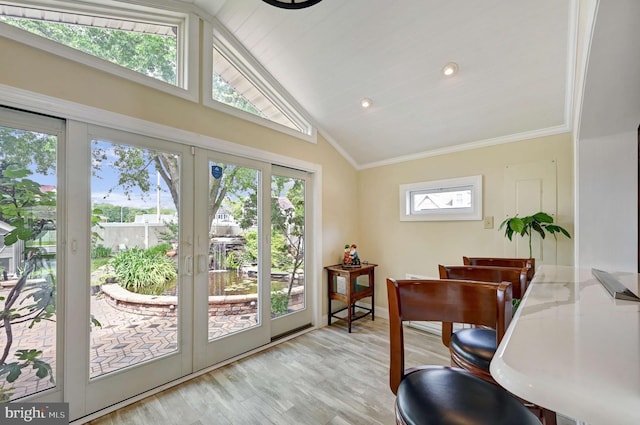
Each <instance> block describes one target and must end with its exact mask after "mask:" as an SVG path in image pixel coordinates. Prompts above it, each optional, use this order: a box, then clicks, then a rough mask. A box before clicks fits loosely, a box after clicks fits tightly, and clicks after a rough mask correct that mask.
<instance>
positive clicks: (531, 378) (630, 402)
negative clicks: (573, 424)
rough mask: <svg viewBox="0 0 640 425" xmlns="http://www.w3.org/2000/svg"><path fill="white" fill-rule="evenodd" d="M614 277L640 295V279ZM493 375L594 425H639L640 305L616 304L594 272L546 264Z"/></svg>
mask: <svg viewBox="0 0 640 425" xmlns="http://www.w3.org/2000/svg"><path fill="white" fill-rule="evenodd" d="M607 271H609V270H607ZM609 272H610V273H611V274H613V275H614V276H615V277H616V278H617V279H618V280H619V281H620V282H622V283H623V284H624V285H625V286H627V287H628V288H629V289H630V290H631V291H632V292H634V293H635V294H639V292H638V278H639V276H640V275H638V274H635V273H614V272H612V271H609ZM491 374H492V375H493V377H494V379H495V380H496V381H497V382H498V383H500V385H502V386H503V387H505V388H506V389H508V390H509V391H511V392H512V393H513V394H516V395H518V396H520V397H522V398H524V399H526V400H528V401H530V402H532V403H536V404H538V405H540V406H543V407H546V408H548V409H550V410H554V411H556V412H557V413H561V414H563V415H566V416H570V417H573V418H575V419H577V420H580V421H585V422H587V423H588V424H589V425H617V424H633V425H638V424H640V303H638V302H633V301H621V300H614V299H613V298H612V297H611V296H610V295H609V293H608V292H607V291H606V290H605V289H604V287H603V286H602V285H601V284H600V282H599V281H597V280H596V279H595V278H594V277H593V276H592V274H591V269H578V268H574V267H566V266H547V265H543V266H541V267H540V268H539V269H538V270H537V271H536V275H535V277H534V279H533V281H532V282H531V285H530V286H529V288H528V289H527V292H526V294H525V296H524V297H523V299H522V302H521V304H520V307H519V308H518V310H517V312H516V314H515V316H514V318H513V321H512V323H511V325H510V326H509V328H508V330H507V333H506V334H505V337H504V338H503V340H502V342H501V343H500V345H499V347H498V351H497V352H496V355H495V356H494V358H493V361H492V362H491Z"/></svg>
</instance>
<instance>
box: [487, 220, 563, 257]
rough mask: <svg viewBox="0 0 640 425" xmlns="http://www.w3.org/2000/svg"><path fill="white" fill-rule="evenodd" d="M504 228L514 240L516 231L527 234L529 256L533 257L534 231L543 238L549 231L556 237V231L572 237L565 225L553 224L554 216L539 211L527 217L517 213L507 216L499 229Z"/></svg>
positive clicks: (507, 235) (523, 235)
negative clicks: (519, 215) (513, 215)
mask: <svg viewBox="0 0 640 425" xmlns="http://www.w3.org/2000/svg"><path fill="white" fill-rule="evenodd" d="M502 228H504V229H505V230H504V235H505V236H506V237H508V238H509V240H512V238H513V234H514V233H517V234H519V235H520V236H522V237H523V238H524V237H525V236H528V237H529V258H531V257H532V249H531V235H532V234H533V232H534V231H535V232H537V233H538V234H539V235H540V237H541V238H542V239H544V238H545V236H546V233H547V232H549V233H551V234H552V235H553V236H554V237H556V238H557V236H556V233H562V234H563V235H565V236H566V237H568V238H569V239H571V235H570V234H569V232H568V231H567V230H566V229H564V228H563V227H561V226H558V225H557V224H553V217H551V216H550V215H549V214H547V213H544V212H538V213H536V214H534V215H529V216H526V217H518V216H517V215H516V216H515V217H510V218H507V219H506V220H505V221H503V222H502V223H501V224H500V227H499V228H498V230H502Z"/></svg>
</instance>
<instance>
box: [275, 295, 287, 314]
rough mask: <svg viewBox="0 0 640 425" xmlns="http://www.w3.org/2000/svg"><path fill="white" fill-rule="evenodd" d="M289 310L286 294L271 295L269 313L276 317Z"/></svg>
mask: <svg viewBox="0 0 640 425" xmlns="http://www.w3.org/2000/svg"><path fill="white" fill-rule="evenodd" d="M288 309H289V294H287V293H286V292H280V291H279V292H272V293H271V313H272V314H274V315H276V316H282V315H283V314H285V313H286V312H287V311H288Z"/></svg>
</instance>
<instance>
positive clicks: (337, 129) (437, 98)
mask: <svg viewBox="0 0 640 425" xmlns="http://www.w3.org/2000/svg"><path fill="white" fill-rule="evenodd" d="M181 1H182V2H184V3H193V4H194V5H196V6H197V7H199V8H201V9H203V10H204V11H206V12H207V13H209V14H210V15H213V16H215V17H216V18H217V20H218V21H219V22H220V23H221V24H222V25H224V26H225V27H226V29H227V30H228V31H230V32H231V33H232V34H233V35H234V36H235V37H236V38H237V39H238V41H239V42H240V43H242V45H244V47H245V48H246V49H248V51H249V52H251V54H252V55H253V56H254V57H255V59H257V60H258V62H260V63H261V64H262V65H263V66H264V67H265V68H266V69H267V70H268V71H269V73H270V74H271V75H272V76H273V77H274V78H275V79H277V80H278V81H279V83H280V84H281V85H282V86H283V87H284V88H285V89H286V90H287V91H288V92H289V93H290V94H291V95H292V96H293V97H294V98H295V99H296V100H297V102H298V103H299V104H300V105H302V107H304V108H305V110H306V111H307V112H308V113H309V115H310V116H311V117H312V118H313V121H314V124H315V125H316V126H317V127H318V129H319V131H320V133H321V134H322V135H323V136H325V138H327V140H329V142H330V143H332V144H333V145H334V146H335V147H336V149H338V150H339V151H340V152H341V153H342V154H343V155H344V156H345V157H347V158H348V159H349V161H351V162H352V163H353V164H354V166H356V167H358V168H366V167H370V166H374V165H381V164H385V163H392V162H398V161H400V160H406V159H410V158H417V157H421V156H429V155H434V154H438V153H445V152H450V151H456V150H460V149H466V148H470V147H477V146H484V145H490V144H496V143H503V142H509V141H515V140H522V139H526V138H531V137H535V136H541V135H547V134H557V133H561V132H566V131H570V129H571V125H570V119H571V116H572V113H573V112H572V105H571V98H572V93H573V85H574V80H575V79H574V68H575V66H574V62H575V43H576V34H575V32H576V26H577V25H576V21H575V19H576V16H575V15H576V10H575V9H577V8H576V7H575V2H574V1H572V0H526V1H513V0H483V1H475V0H409V1H398V0H348V1H347V0H323V1H321V2H320V3H318V4H317V5H315V6H312V7H310V8H307V9H301V10H284V9H279V8H276V7H273V6H270V5H268V4H266V3H265V2H263V1H261V0H181ZM451 61H452V62H456V63H457V64H458V66H459V72H458V73H457V74H456V75H454V76H452V77H448V78H446V77H444V76H443V74H442V72H441V71H442V68H443V67H444V65H445V64H446V63H448V62H451ZM363 98H370V99H371V100H372V101H373V105H372V106H371V107H370V108H368V109H364V108H362V107H361V105H360V101H361V99H363Z"/></svg>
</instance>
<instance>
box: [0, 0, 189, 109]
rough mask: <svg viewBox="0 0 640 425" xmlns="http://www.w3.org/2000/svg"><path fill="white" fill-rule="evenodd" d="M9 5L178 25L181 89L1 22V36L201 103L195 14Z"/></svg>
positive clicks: (70, 6) (74, 6)
mask: <svg viewBox="0 0 640 425" xmlns="http://www.w3.org/2000/svg"><path fill="white" fill-rule="evenodd" d="M6 3H8V4H16V5H18V6H25V7H33V8H39V7H41V8H54V9H55V10H67V11H69V12H70V13H73V12H78V13H83V14H91V13H96V14H100V15H105V14H106V15H113V16H114V17H116V18H128V19H134V20H142V21H148V20H149V19H150V18H151V19H153V20H156V21H158V22H160V23H164V24H170V25H178V28H180V31H181V33H180V34H179V35H178V40H179V42H181V43H182V45H180V46H178V52H179V54H180V55H181V56H180V57H179V58H178V62H179V65H178V66H179V69H178V72H177V78H178V81H177V84H178V85H173V84H169V83H166V82H164V81H160V80H158V79H155V78H153V77H148V76H146V75H143V74H141V73H139V72H136V71H133V70H131V69H128V68H125V67H123V66H120V65H117V64H115V63H112V62H109V61H106V60H104V59H100V58H98V57H96V56H93V55H90V54H88V53H85V52H82V51H80V50H77V49H74V48H72V47H68V46H65V45H63V44H60V43H57V42H55V41H53V40H49V39H46V38H44V37H41V36H39V35H36V34H32V33H30V32H28V31H25V30H22V29H20V28H17V27H14V26H12V25H8V24H5V23H2V22H0V34H2V36H3V37H6V38H8V39H10V40H14V41H17V42H19V43H22V44H26V45H28V46H30V47H34V48H36V49H40V50H44V51H46V52H47V53H52V54H54V55H58V56H61V57H64V58H66V59H69V60H72V61H75V62H79V63H81V64H83V65H87V66H90V67H92V68H95V69H97V70H99V71H103V72H107V73H109V74H113V75H116V76H118V77H121V78H124V79H127V80H130V81H133V82H135V83H139V84H142V85H145V86H147V87H150V88H153V89H156V90H159V91H162V92H165V93H169V94H171V95H174V96H178V97H181V98H183V99H187V100H191V101H193V102H198V100H199V91H200V89H199V86H198V45H199V43H198V40H199V38H200V20H199V18H198V16H197V15H195V14H193V13H179V12H172V11H167V10H163V11H159V10H158V9H146V10H142V11H138V10H126V11H125V10H124V9H122V8H118V9H112V8H107V7H98V6H87V5H84V6H85V7H80V6H79V5H76V4H72V3H71V2H68V3H67V2H64V3H56V4H55V6H53V5H52V2H47V1H42V2H29V3H13V2H10V1H8V2H6ZM61 4H62V5H64V8H61V7H60V5H61Z"/></svg>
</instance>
